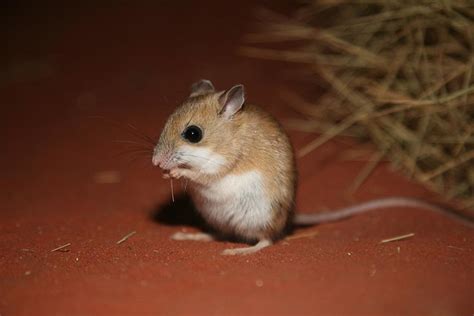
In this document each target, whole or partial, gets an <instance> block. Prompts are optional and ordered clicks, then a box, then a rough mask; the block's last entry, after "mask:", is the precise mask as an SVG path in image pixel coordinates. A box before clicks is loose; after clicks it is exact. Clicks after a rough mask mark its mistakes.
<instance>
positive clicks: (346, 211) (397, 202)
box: [293, 197, 474, 228]
mask: <svg viewBox="0 0 474 316" xmlns="http://www.w3.org/2000/svg"><path fill="white" fill-rule="evenodd" d="M391 207H400V208H403V207H410V208H421V209H427V210H431V211H434V212H436V213H439V214H441V215H444V216H447V217H449V218H451V219H453V220H457V221H458V222H461V223H462V224H464V225H466V226H468V227H471V228H474V217H473V216H469V215H467V214H463V213H460V212H456V211H454V210H452V209H450V208H448V207H444V206H439V205H437V204H434V203H430V202H425V201H423V200H419V199H416V198H408V197H387V198H381V199H375V200H371V201H367V202H362V203H359V204H356V205H353V206H349V207H344V208H340V209H336V210H333V211H328V212H319V213H310V214H295V216H294V218H293V224H295V225H299V226H307V225H315V224H321V223H327V222H334V221H338V220H341V219H345V218H348V217H351V216H354V215H357V214H362V213H366V212H369V211H372V210H375V209H384V208H391Z"/></svg>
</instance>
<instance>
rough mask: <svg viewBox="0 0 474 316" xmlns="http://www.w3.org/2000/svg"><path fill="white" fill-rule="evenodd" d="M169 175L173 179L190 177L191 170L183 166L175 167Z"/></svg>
mask: <svg viewBox="0 0 474 316" xmlns="http://www.w3.org/2000/svg"><path fill="white" fill-rule="evenodd" d="M169 176H170V177H171V178H173V179H180V178H189V170H188V169H182V168H173V169H171V170H170V172H169Z"/></svg>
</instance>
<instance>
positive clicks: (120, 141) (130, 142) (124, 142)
mask: <svg viewBox="0 0 474 316" xmlns="http://www.w3.org/2000/svg"><path fill="white" fill-rule="evenodd" d="M113 142H114V143H120V144H132V145H139V146H141V147H143V148H146V149H153V147H154V146H150V144H143V143H139V142H134V141H132V140H114V141H113Z"/></svg>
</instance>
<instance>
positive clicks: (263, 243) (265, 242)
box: [222, 239, 273, 256]
mask: <svg viewBox="0 0 474 316" xmlns="http://www.w3.org/2000/svg"><path fill="white" fill-rule="evenodd" d="M272 244H273V243H272V241H271V240H270V239H261V240H260V241H259V242H258V243H256V244H255V245H253V246H250V247H243V248H231V249H226V250H224V251H223V252H222V255H225V256H235V255H249V254H252V253H256V252H257V251H260V250H262V249H263V248H265V247H268V246H271V245H272Z"/></svg>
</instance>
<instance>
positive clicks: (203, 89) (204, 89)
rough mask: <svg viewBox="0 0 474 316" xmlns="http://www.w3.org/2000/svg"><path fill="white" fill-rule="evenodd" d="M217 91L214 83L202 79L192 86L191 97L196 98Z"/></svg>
mask: <svg viewBox="0 0 474 316" xmlns="http://www.w3.org/2000/svg"><path fill="white" fill-rule="evenodd" d="M215 91H216V89H215V88H214V86H213V85H212V82H210V81H209V80H206V79H201V80H199V81H198V82H195V83H193V85H192V86H191V95H190V97H195V96H198V95H202V94H206V93H211V92H215Z"/></svg>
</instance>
